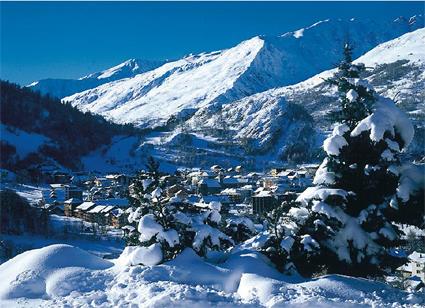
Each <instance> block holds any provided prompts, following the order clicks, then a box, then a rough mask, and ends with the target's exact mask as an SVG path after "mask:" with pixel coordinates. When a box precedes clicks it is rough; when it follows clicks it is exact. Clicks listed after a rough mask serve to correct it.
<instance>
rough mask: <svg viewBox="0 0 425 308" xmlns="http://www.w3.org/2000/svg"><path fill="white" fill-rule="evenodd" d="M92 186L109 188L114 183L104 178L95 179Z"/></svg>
mask: <svg viewBox="0 0 425 308" xmlns="http://www.w3.org/2000/svg"><path fill="white" fill-rule="evenodd" d="M94 185H95V186H97V187H110V186H113V185H114V182H113V180H111V179H110V178H109V179H108V178H106V177H96V178H95V179H94Z"/></svg>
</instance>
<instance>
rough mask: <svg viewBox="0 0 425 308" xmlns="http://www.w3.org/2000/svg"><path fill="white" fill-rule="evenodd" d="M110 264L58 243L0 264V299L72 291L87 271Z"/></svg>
mask: <svg viewBox="0 0 425 308" xmlns="http://www.w3.org/2000/svg"><path fill="white" fill-rule="evenodd" d="M112 265H113V264H112V263H111V262H109V261H106V260H103V259H100V258H98V257H96V256H94V255H91V254H89V253H88V252H86V251H84V250H81V249H79V248H76V247H73V246H70V245H64V244H57V245H51V246H47V247H44V248H41V249H34V250H30V251H27V252H24V253H22V254H20V255H18V256H16V257H15V258H13V259H11V260H9V261H7V262H6V263H3V264H2V265H0V277H1V283H0V299H3V300H4V299H13V298H19V297H26V298H49V297H52V296H63V295H67V294H69V293H70V292H71V291H73V290H74V288H75V285H74V284H73V283H72V282H75V283H76V284H78V280H79V279H80V278H81V277H82V276H87V275H89V274H90V270H100V269H106V268H108V267H110V266H112Z"/></svg>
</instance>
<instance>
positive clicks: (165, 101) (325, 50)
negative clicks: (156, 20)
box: [63, 19, 423, 127]
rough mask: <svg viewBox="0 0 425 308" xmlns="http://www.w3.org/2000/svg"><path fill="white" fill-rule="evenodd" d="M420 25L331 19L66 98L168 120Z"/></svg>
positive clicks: (129, 115) (157, 122)
mask: <svg viewBox="0 0 425 308" xmlns="http://www.w3.org/2000/svg"><path fill="white" fill-rule="evenodd" d="M422 24H423V21H422V20H421V21H416V22H414V23H411V22H409V21H408V20H397V21H390V22H372V23H371V22H369V21H368V22H367V23H366V22H364V21H358V20H356V19H351V20H342V19H339V20H326V21H322V22H318V23H316V24H314V25H312V26H310V27H307V28H304V29H300V30H297V31H298V32H297V31H293V32H288V33H286V34H283V35H280V36H256V37H254V38H251V39H249V40H246V41H243V42H241V43H240V44H238V45H236V46H235V47H232V48H230V49H226V50H221V51H217V52H212V53H203V54H199V55H194V56H189V57H186V58H183V59H180V60H177V61H172V62H167V63H166V64H164V65H162V66H160V67H158V68H156V69H154V70H151V71H148V72H145V73H142V74H138V75H136V76H134V77H130V78H128V79H122V80H117V81H113V82H110V83H107V84H104V85H101V86H99V87H96V88H93V89H88V90H86V91H83V92H80V93H76V94H74V95H72V96H68V97H65V98H64V99H63V101H69V102H71V103H72V104H73V105H74V106H77V107H78V108H80V109H82V110H90V111H92V112H94V113H99V114H101V115H103V116H105V117H106V118H108V119H109V120H111V121H115V122H117V123H121V124H122V123H132V124H135V125H136V126H139V127H157V126H163V125H165V124H166V123H167V121H169V120H170V118H172V117H175V118H181V117H183V115H184V116H186V115H187V114H191V113H193V112H195V111H196V110H197V109H199V108H203V107H206V106H209V105H214V104H219V105H221V104H225V103H229V102H231V101H235V100H238V99H241V98H243V97H245V96H249V95H252V94H255V93H258V92H262V91H265V90H268V89H272V88H276V87H281V86H286V85H290V84H296V83H298V82H301V81H303V80H305V79H307V78H309V77H311V76H314V75H316V74H317V73H320V72H322V71H324V70H326V69H330V68H332V67H333V66H334V65H335V63H337V62H338V61H339V59H340V50H341V46H342V45H343V44H344V41H345V40H346V39H347V38H349V39H350V41H352V42H353V44H354V45H355V46H357V48H356V49H355V54H354V56H355V57H358V56H360V55H362V54H364V53H365V52H367V51H368V50H370V49H372V48H373V47H375V46H377V45H378V44H379V43H383V42H385V41H387V40H390V39H393V38H395V37H398V36H400V35H401V34H403V33H406V32H409V30H411V29H415V28H417V27H419V26H421V25H422ZM301 30H302V34H301V33H300V31H301ZM158 107H159V108H158Z"/></svg>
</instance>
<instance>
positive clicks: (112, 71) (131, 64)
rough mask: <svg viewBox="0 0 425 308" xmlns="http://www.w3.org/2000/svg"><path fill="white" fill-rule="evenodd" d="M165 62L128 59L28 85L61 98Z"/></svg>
mask: <svg viewBox="0 0 425 308" xmlns="http://www.w3.org/2000/svg"><path fill="white" fill-rule="evenodd" d="M165 62H166V61H147V60H139V59H130V60H127V61H125V62H123V63H121V64H118V65H116V66H114V67H111V68H109V69H107V70H104V71H101V72H97V73H93V74H90V75H87V76H84V77H81V78H79V79H50V78H49V79H42V80H40V81H36V82H33V83H31V84H30V85H28V87H29V88H31V89H33V90H35V91H40V92H41V93H42V94H49V95H50V96H54V97H57V98H63V97H65V96H69V95H72V94H74V93H77V92H82V91H85V90H87V89H91V88H95V87H97V86H99V85H102V84H104V83H108V82H111V81H114V80H119V79H123V78H129V77H133V76H135V75H137V74H141V73H144V72H147V71H150V70H153V69H155V68H157V67H159V66H161V65H163V64H164V63H165Z"/></svg>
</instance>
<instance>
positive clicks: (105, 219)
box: [40, 173, 131, 228]
mask: <svg viewBox="0 0 425 308" xmlns="http://www.w3.org/2000/svg"><path fill="white" fill-rule="evenodd" d="M60 179H61V181H58V182H60V183H54V184H50V190H45V191H43V197H42V200H41V201H40V206H41V207H43V208H45V209H46V210H48V212H49V213H50V214H56V215H64V216H68V217H77V218H80V219H83V220H85V221H87V222H93V223H98V224H99V225H111V226H114V227H117V228H119V227H121V226H123V225H125V223H126V221H127V218H126V217H127V216H126V213H127V212H128V208H129V207H130V204H129V201H128V199H127V191H128V185H129V183H130V181H131V177H130V176H127V175H123V174H111V175H106V176H104V177H103V176H102V177H100V176H92V175H88V174H82V173H78V174H75V175H73V176H70V175H67V176H65V175H63V176H61V177H60ZM57 180H58V178H57Z"/></svg>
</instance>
